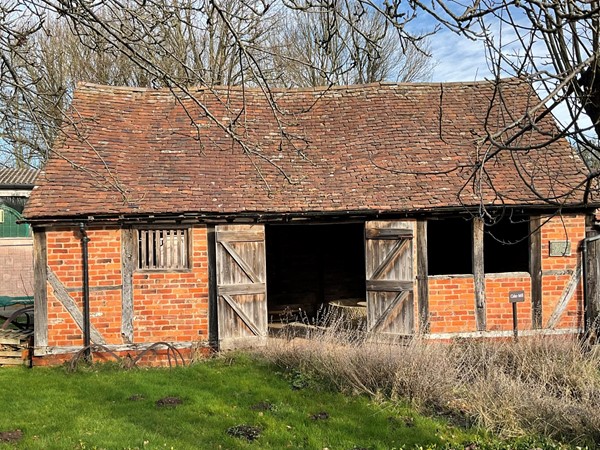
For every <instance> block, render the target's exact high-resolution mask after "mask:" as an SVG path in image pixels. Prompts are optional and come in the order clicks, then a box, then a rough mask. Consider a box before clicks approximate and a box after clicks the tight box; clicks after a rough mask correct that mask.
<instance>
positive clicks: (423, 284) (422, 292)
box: [417, 220, 429, 333]
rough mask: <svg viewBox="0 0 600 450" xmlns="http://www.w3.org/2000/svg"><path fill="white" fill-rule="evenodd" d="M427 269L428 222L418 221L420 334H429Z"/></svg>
mask: <svg viewBox="0 0 600 450" xmlns="http://www.w3.org/2000/svg"><path fill="white" fill-rule="evenodd" d="M428 275H429V273H428V269H427V221H426V220H418V221H417V296H418V302H419V332H420V333H429V279H428Z"/></svg>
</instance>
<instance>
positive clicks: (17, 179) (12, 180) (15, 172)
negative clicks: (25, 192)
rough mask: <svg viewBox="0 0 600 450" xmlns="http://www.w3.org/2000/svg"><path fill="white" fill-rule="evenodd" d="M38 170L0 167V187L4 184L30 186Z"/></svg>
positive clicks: (33, 182)
mask: <svg viewBox="0 0 600 450" xmlns="http://www.w3.org/2000/svg"><path fill="white" fill-rule="evenodd" d="M39 173H40V171H39V170H37V169H29V168H24V169H11V168H5V167H0V189H1V188H3V187H5V186H11V187H20V186H23V187H30V186H33V185H34V184H35V180H36V178H37V177H38V175H39Z"/></svg>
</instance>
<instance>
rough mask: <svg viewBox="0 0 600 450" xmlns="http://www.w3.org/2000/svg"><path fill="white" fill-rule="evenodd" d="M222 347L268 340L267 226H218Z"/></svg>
mask: <svg viewBox="0 0 600 450" xmlns="http://www.w3.org/2000/svg"><path fill="white" fill-rule="evenodd" d="M215 245H216V279H217V280H216V281H217V319H218V333H219V348H221V349H232V348H239V347H247V346H253V345H261V344H263V343H264V342H265V340H266V337H267V287H266V286H267V284H266V273H267V266H266V256H265V227H264V225H217V226H216V227H215Z"/></svg>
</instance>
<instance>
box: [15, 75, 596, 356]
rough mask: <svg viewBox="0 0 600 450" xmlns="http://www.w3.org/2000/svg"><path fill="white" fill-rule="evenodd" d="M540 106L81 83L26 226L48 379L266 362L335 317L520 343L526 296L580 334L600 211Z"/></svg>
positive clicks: (525, 326) (535, 314) (454, 88)
mask: <svg viewBox="0 0 600 450" xmlns="http://www.w3.org/2000/svg"><path fill="white" fill-rule="evenodd" d="M538 103H539V98H538V97H537V95H536V94H535V92H534V91H533V89H531V87H530V86H528V85H527V84H525V83H523V82H522V81H521V80H518V79H507V80H501V81H500V82H496V83H492V82H488V81H482V82H472V83H424V84H402V83H401V84H397V83H377V84H370V85H362V86H344V87H333V88H329V89H294V90H290V89H281V90H271V91H269V92H266V93H265V92H264V91H263V90H261V89H243V88H239V87H223V88H195V89H192V90H189V91H188V90H174V89H142V88H121V87H107V86H100V85H93V84H80V85H78V87H77V90H76V92H75V95H74V100H73V105H72V113H71V115H70V120H69V121H68V122H67V123H65V124H64V126H63V129H62V134H61V136H60V137H59V138H58V140H57V142H56V143H55V146H54V151H53V152H52V157H51V158H50V160H49V161H48V163H47V166H46V168H45V172H44V174H43V176H41V177H40V179H38V186H37V187H36V188H35V189H34V191H33V193H32V195H31V197H30V200H29V202H28V205H27V208H26V210H25V213H24V215H25V217H26V219H27V221H28V222H29V223H30V224H31V226H32V227H33V230H34V266H35V344H34V345H35V356H36V361H37V362H38V363H45V362H52V361H56V360H60V358H61V357H64V355H69V354H71V353H73V352H75V351H77V350H79V349H81V347H82V345H83V344H84V343H87V342H92V343H96V344H101V345H103V348H105V349H110V350H112V351H115V352H135V351H139V350H142V349H144V348H147V347H148V346H150V345H151V344H152V343H155V342H159V341H160V342H168V343H170V344H172V345H174V346H176V347H178V348H181V349H190V348H196V349H197V348H207V349H208V348H218V349H226V348H235V347H239V346H242V345H252V344H257V343H259V342H262V341H264V340H265V339H266V338H267V336H268V334H269V328H270V326H271V327H274V326H275V325H276V323H277V322H278V321H280V318H281V317H282V315H284V314H288V313H289V312H290V311H291V312H301V313H302V314H304V315H305V316H306V317H309V318H310V317H314V316H315V315H316V314H317V313H318V311H319V310H321V309H322V308H323V307H326V306H327V305H330V304H336V305H346V304H347V305H352V306H355V307H357V308H364V312H365V317H366V326H367V329H368V332H369V333H372V334H376V335H381V336H384V335H385V336H416V335H418V336H422V337H424V338H427V339H451V338H454V337H462V338H467V337H503V336H511V335H512V333H513V303H512V302H511V299H512V301H513V302H514V301H518V302H519V303H518V310H517V320H518V327H519V331H520V333H521V334H524V335H531V334H549V335H550V334H579V333H581V332H582V331H584V329H585V328H586V320H588V322H589V319H590V311H592V310H593V308H592V306H593V305H594V302H596V300H595V299H596V297H597V293H596V291H595V287H594V286H595V285H594V283H592V282H590V283H587V282H584V281H585V280H587V279H586V277H589V276H590V274H593V273H595V272H594V271H595V270H596V267H595V266H593V265H590V264H586V263H587V261H588V260H589V259H590V258H589V253H590V251H591V250H592V249H593V245H594V244H593V242H595V241H594V238H593V236H595V234H596V233H595V231H594V228H593V226H592V225H593V213H594V209H595V207H596V206H597V205H596V204H594V203H593V202H592V201H590V199H589V196H588V195H586V193H585V192H584V190H583V189H582V186H584V185H585V180H586V176H587V173H588V172H587V169H586V168H585V166H584V164H583V163H582V161H581V160H580V159H579V157H578V156H577V155H576V154H575V153H574V151H573V149H572V148H571V147H570V145H569V144H568V142H566V140H563V139H561V138H559V134H558V130H557V128H556V125H555V123H554V122H553V120H552V119H551V116H550V115H548V114H545V113H544V111H543V109H542V108H539V107H536V108H532V107H533V106H535V105H538ZM527 110H530V112H531V113H530V115H529V117H530V119H531V120H532V121H533V122H534V125H531V126H522V125H523V122H522V121H521V120H520V118H521V117H522V115H523V113H524V112H525V111H527ZM536 114H538V115H539V117H537V116H536ZM517 125H519V126H517ZM588 243H589V246H590V248H589V249H588V247H586V245H585V244H588ZM590 305H592V306H590ZM86 322H89V326H86ZM82 330H83V331H82Z"/></svg>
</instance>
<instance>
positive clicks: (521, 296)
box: [508, 291, 525, 303]
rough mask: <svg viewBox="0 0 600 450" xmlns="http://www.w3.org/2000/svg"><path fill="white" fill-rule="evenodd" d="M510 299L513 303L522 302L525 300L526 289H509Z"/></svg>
mask: <svg viewBox="0 0 600 450" xmlns="http://www.w3.org/2000/svg"><path fill="white" fill-rule="evenodd" d="M508 301H510V302H511V303H521V302H524V301H525V291H509V293H508Z"/></svg>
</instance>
